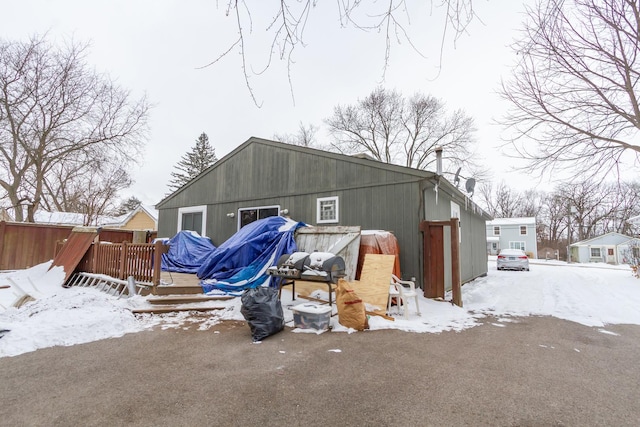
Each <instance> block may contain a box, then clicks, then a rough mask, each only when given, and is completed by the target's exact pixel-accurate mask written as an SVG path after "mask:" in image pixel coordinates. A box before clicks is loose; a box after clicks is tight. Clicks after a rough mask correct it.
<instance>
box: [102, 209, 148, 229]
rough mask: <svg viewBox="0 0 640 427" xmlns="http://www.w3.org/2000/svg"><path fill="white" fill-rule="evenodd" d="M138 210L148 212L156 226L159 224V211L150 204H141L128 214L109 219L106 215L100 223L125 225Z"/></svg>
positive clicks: (104, 224)
mask: <svg viewBox="0 0 640 427" xmlns="http://www.w3.org/2000/svg"><path fill="white" fill-rule="evenodd" d="M138 212H143V213H145V214H147V215H148V216H149V218H151V219H152V220H153V222H154V223H155V224H156V227H157V226H158V211H156V210H155V209H154V208H152V207H150V206H144V205H140V206H138V207H137V208H135V209H134V210H132V211H130V212H127V213H126V214H123V215H120V216H117V217H113V218H110V219H107V217H105V221H102V222H101V223H100V225H103V226H123V225H125V224H126V223H127V222H129V221H130V220H131V218H133V217H134V216H135V215H136V214H137V213H138Z"/></svg>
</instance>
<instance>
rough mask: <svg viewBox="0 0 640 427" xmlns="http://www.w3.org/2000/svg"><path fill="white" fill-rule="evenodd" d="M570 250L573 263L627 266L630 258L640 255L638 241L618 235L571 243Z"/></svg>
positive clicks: (607, 235)
mask: <svg viewBox="0 0 640 427" xmlns="http://www.w3.org/2000/svg"><path fill="white" fill-rule="evenodd" d="M570 248H571V260H572V261H574V262H582V263H587V262H605V263H607V264H628V263H629V262H630V258H631V257H635V258H638V257H640V253H638V251H639V249H640V239H638V238H635V237H630V236H626V235H624V234H620V233H607V234H603V235H602V236H598V237H594V238H592V239H587V240H582V241H580V242H576V243H572V244H571V245H570ZM634 252H635V253H634Z"/></svg>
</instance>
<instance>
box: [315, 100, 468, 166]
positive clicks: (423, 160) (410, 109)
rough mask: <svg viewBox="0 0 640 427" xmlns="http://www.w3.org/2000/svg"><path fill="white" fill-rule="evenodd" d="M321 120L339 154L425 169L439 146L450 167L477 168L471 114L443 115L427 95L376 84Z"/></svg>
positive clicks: (437, 103)
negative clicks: (403, 92) (405, 93)
mask: <svg viewBox="0 0 640 427" xmlns="http://www.w3.org/2000/svg"><path fill="white" fill-rule="evenodd" d="M326 124H327V126H328V127H329V132H330V134H331V135H332V136H333V141H332V142H331V145H332V147H333V148H334V149H336V150H338V151H339V152H342V153H346V154H354V153H359V152H360V153H361V152H365V153H366V154H368V155H370V156H372V157H373V158H375V159H377V160H380V161H382V162H385V163H396V164H402V165H404V166H407V167H412V168H416V169H426V168H428V167H429V166H431V165H432V164H433V163H435V161H436V156H435V154H434V153H435V149H436V148H437V147H442V148H443V160H446V161H447V165H448V170H449V171H450V172H451V171H453V170H455V168H458V167H461V166H464V167H465V169H466V170H467V173H468V172H469V171H473V173H476V174H477V173H478V171H479V170H480V169H479V167H478V165H477V164H476V163H474V162H473V150H472V144H473V142H474V140H473V134H474V132H475V128H474V124H473V119H471V118H470V117H468V116H466V115H465V114H464V113H463V112H462V111H460V110H457V111H454V112H453V113H451V114H448V113H447V111H446V109H445V106H444V104H443V103H442V101H440V100H439V99H437V98H434V97H432V96H425V95H422V94H415V95H413V96H412V97H411V98H408V99H407V98H405V97H403V96H402V95H401V94H400V93H399V92H396V91H388V90H385V89H383V88H378V89H376V90H374V91H373V92H372V93H371V94H370V95H369V96H367V97H366V98H364V99H361V100H359V101H358V102H357V103H356V104H354V105H347V106H337V107H335V108H334V112H333V116H332V117H330V118H329V119H327V120H326Z"/></svg>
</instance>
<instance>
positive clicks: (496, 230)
mask: <svg viewBox="0 0 640 427" xmlns="http://www.w3.org/2000/svg"><path fill="white" fill-rule="evenodd" d="M493 235H494V236H499V235H500V226H499V225H494V226H493Z"/></svg>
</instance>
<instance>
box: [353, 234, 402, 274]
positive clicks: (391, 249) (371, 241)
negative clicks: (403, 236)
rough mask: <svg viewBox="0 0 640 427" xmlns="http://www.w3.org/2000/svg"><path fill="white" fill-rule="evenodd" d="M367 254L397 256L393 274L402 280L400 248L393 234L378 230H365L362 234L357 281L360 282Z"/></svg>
mask: <svg viewBox="0 0 640 427" xmlns="http://www.w3.org/2000/svg"><path fill="white" fill-rule="evenodd" d="M366 254H383V255H395V256H396V261H395V263H394V265H393V274H395V275H396V276H397V277H400V278H402V275H401V273H400V246H398V240H397V239H396V236H394V235H393V233H391V232H389V231H378V230H373V231H371V230H363V231H362V232H361V234H360V253H359V255H358V268H357V269H356V280H360V275H361V274H362V265H363V264H364V256H365V255H366Z"/></svg>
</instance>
